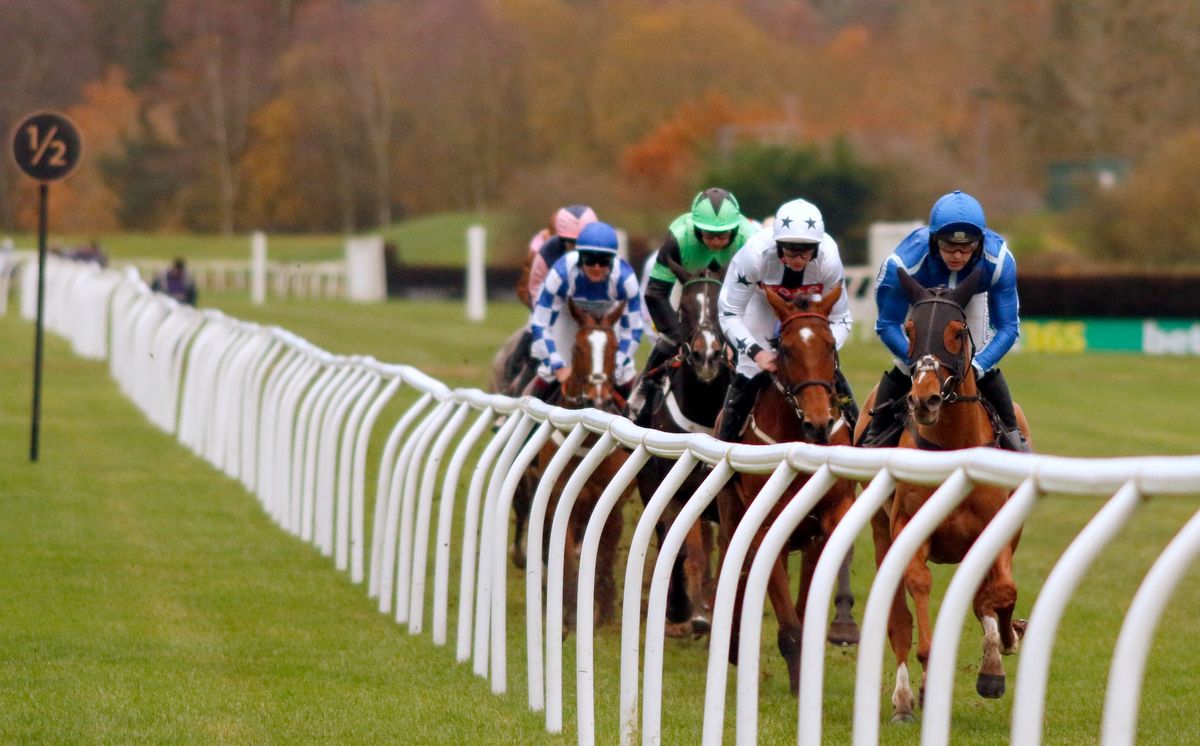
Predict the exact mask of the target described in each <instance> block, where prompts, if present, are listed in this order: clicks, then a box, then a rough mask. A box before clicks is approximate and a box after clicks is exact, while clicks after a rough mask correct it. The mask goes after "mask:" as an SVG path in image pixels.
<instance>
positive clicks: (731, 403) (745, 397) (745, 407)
mask: <svg viewBox="0 0 1200 746" xmlns="http://www.w3.org/2000/svg"><path fill="white" fill-rule="evenodd" d="M769 380H770V375H769V374H767V373H759V374H758V375H757V376H755V377H754V378H746V377H745V376H743V375H741V374H740V373H739V374H737V375H735V376H734V377H733V380H732V381H730V382H729V391H728V392H726V394H725V404H724V406H723V407H722V408H721V417H720V420H719V421H718V422H719V425H718V427H717V435H716V438H717V440H723V441H725V442H726V443H737V442H738V441H739V440H740V439H741V436H742V429H743V428H745V426H746V417H747V416H748V415H749V414H750V408H751V407H753V406H754V400H755V399H757V398H758V392H759V391H761V390H762V388H763V386H765V385H766V384H767V382H768V381H769Z"/></svg>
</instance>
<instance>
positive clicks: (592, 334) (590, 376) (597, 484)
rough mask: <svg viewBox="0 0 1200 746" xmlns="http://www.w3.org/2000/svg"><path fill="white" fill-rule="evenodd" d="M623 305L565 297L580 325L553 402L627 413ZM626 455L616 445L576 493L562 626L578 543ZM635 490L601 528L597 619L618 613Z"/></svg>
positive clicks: (544, 461)
mask: <svg viewBox="0 0 1200 746" xmlns="http://www.w3.org/2000/svg"><path fill="white" fill-rule="evenodd" d="M624 309H625V304H624V303H619V304H617V306H616V307H615V308H613V309H612V310H610V311H608V312H607V313H604V314H603V315H598V314H593V313H592V312H590V311H587V310H585V309H583V308H581V307H580V306H578V305H576V304H575V302H574V301H573V300H570V299H568V300H567V311H568V313H570V315H571V318H572V319H574V320H575V323H576V324H578V325H579V329H578V330H577V331H576V332H575V342H574V345H573V346H572V350H571V372H570V376H569V377H568V379H567V380H566V381H565V382H564V383H563V384H562V387H561V389H560V391H559V393H558V395H557V396H555V397H552V398H551V401H550V403H552V404H557V405H558V406H561V407H568V408H579V409H582V408H587V407H592V408H595V409H599V410H601V411H605V412H612V413H613V414H620V415H623V414H625V408H626V401H625V397H624V396H623V395H622V393H621V391H620V389H619V387H618V386H617V384H616V381H615V380H614V378H613V374H614V372H615V369H616V354H617V334H616V331H615V325H616V324H617V322H618V321H620V319H621V315H622V313H623V312H624ZM596 437H597V436H594V435H590V436H589V437H588V439H587V440H585V441H584V445H583V448H584V449H586V448H590V447H591V445H592V444H593V443H594V442H595V440H596ZM555 450H556V446H555V445H552V444H547V445H546V447H545V448H544V449H543V450H542V452H541V453H540V454H539V456H538V462H537V465H536V466H535V467H531V469H535V470H536V472H537V474H540V473H541V472H542V471H543V470H545V468H546V467H547V466H548V465H549V463H550V459H551V458H553V456H554V453H555ZM581 452H582V449H581ZM628 457H629V454H628V452H626V451H625V450H624V449H622V448H617V449H616V450H614V451H613V452H612V454H611V455H609V456H608V457H607V458H606V459H604V461H603V462H601V464H600V466H599V467H597V469H596V471H595V472H594V473H593V474H592V476H591V478H590V479H589V480H588V482H587V484H586V485H585V486H584V488H583V490H582V491H581V492H580V494H579V496H578V497H577V498H576V500H575V505H574V507H573V508H572V510H571V519H570V522H569V525H568V528H567V546H566V556H565V559H564V566H563V621H564V630H569V629H571V628H572V627H574V623H575V598H576V594H577V589H578V586H577V577H576V576H577V575H578V557H579V549H580V545H581V543H582V541H583V533H584V529H585V528H586V526H587V522H588V519H589V518H590V517H591V515H592V512H593V510H594V509H595V507H596V503H597V502H598V501H599V499H600V496H601V494H602V493H603V492H604V488H605V486H606V485H608V483H609V482H611V481H612V480H613V478H614V477H615V476H616V474H617V471H619V470H620V468H621V466H622V465H623V464H624V463H625V460H626V459H627V458H628ZM576 466H578V460H573V461H572V463H571V464H569V465H568V466H567V468H566V469H565V470H564V473H563V475H562V477H561V478H560V479H559V482H558V484H557V485H556V487H555V490H554V493H553V495H552V497H551V502H550V506H549V508H548V509H547V512H546V515H547V516H552V515H553V514H554V506H555V505H557V502H558V495H560V494H561V493H562V489H563V487H564V486H565V485H566V483H567V479H568V478H569V476H570V474H571V473H572V472H573V471H574V469H575V467H576ZM632 491H633V488H632V486H631V487H629V488H628V489H627V490H626V491H625V493H624V494H622V495H621V498H620V499H619V500H618V502H617V504H616V506H615V507H614V508H613V510H612V512H611V513H610V514H609V517H608V520H607V522H606V523H605V525H604V530H603V533H602V534H601V540H600V550H599V554H598V556H597V559H596V604H595V607H594V608H595V620H594V621H595V623H596V624H597V625H600V624H604V623H606V622H608V621H610V620H612V618H613V617H614V616H615V613H616V558H617V548H618V545H619V543H620V538H621V531H622V529H623V527H624V524H623V519H622V506H623V505H624V504H625V502H626V501H627V500H628V499H629V496H630V494H631V493H632ZM548 533H549V532H548V531H547V532H544V535H546V536H548Z"/></svg>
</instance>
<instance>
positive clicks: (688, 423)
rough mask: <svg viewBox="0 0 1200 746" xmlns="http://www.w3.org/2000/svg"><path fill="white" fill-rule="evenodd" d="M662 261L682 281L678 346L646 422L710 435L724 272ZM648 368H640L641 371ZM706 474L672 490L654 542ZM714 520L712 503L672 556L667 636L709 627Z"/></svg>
mask: <svg viewBox="0 0 1200 746" xmlns="http://www.w3.org/2000/svg"><path fill="white" fill-rule="evenodd" d="M667 266H668V267H669V268H670V270H671V272H672V273H674V275H675V277H676V278H677V279H678V280H679V283H680V289H681V294H680V298H679V327H680V339H681V342H682V344H681V347H682V351H681V352H680V354H679V355H677V356H676V357H675V358H673V359H672V360H669V361H667V362H666V363H663V365H664V366H665V367H666V368H667V371H666V373H665V375H664V376H663V379H664V383H663V391H662V393H661V395H660V396H659V397H657V400H656V402H655V408H654V411H653V412H652V413H651V415H650V421H649V423H648V425H649V427H651V428H653V429H655V430H661V431H663V432H668V433H686V432H691V433H707V434H709V435H712V434H713V428H714V426H715V424H716V421H717V415H719V414H720V413H721V405H722V403H723V402H724V400H725V391H726V389H728V388H729V381H730V379H731V376H732V366H731V364H730V361H729V359H728V358H727V357H726V355H725V337H724V335H723V334H722V333H721V326H720V324H719V323H718V322H717V297H718V296H719V295H720V292H721V283H722V280H723V279H724V275H725V272H724V270H723V269H722V268H721V267H720V266H719V265H717V264H716V263H715V262H714V263H712V264H710V265H709V266H707V267H705V268H703V269H701V270H700V271H698V272H695V273H691V272H688V271H687V270H686V269H684V268H683V267H682V266H681V265H679V264H678V263H677V262H675V261H674V260H673V259H670V258H668V259H667ZM650 373H652V372H651V371H644V372H643V373H642V375H647V374H650ZM673 465H674V462H673V461H671V460H670V459H665V458H660V457H657V456H656V457H652V458H651V459H650V460H649V461H647V462H646V465H645V466H644V467H642V470H641V472H639V473H638V480H637V481H638V492H639V493H640V494H641V498H642V502H643V503H646V502H648V501H649V500H650V496H651V495H653V494H654V491H655V489H656V488H657V487H658V485H659V484H660V483H661V482H662V481H663V479H665V478H666V476H667V473H668V472H669V471H670V470H671V467H672V466H673ZM704 476H705V475H704V474H703V473H702V472H701V470H700V469H696V470H695V471H693V473H692V474H691V475H690V476H689V477H688V478H687V480H686V481H685V482H684V483H683V485H682V486H681V487H680V489H679V490H678V491H677V492H676V493H675V498H674V499H672V500H671V502H670V504H668V505H667V508H666V510H665V512H664V514H663V517H662V520H660V521H659V523H658V526H657V527H656V532H657V534H658V539H659V542H661V541H662V539H663V537H664V536H665V535H666V532H667V531H668V530H669V529H670V527H671V524H672V523H674V521H675V518H676V517H677V516H678V515H679V511H680V510H681V509H682V508H683V505H684V504H685V503H686V502H687V497H688V496H689V495H691V494H692V493H693V492H695V490H696V489H697V488H698V487H699V486H700V483H701V482H702V481H704ZM717 520H718V511H717V509H716V506H715V505H711V506H710V508H709V509H708V510H707V511H705V514H704V516H703V517H702V518H701V520H700V521H697V523H696V524H695V525H693V526H692V528H691V529H690V530H689V531H688V534H687V538H686V539H685V540H684V544H683V547H682V548H681V551H680V553H679V556H678V557H676V558H675V565H674V567H673V568H672V570H671V582H670V584H669V586H668V591H667V594H668V600H667V625H666V635H667V636H668V637H686V636H688V635H702V634H705V633H707V632H708V631H709V629H711V627H712V600H711V598H710V597H709V596H710V590H711V588H710V587H709V586H711V584H712V579H713V574H712V568H711V565H710V562H709V556H710V554H711V550H712V546H713V544H714V542H713V540H712V538H711V536H712V533H713V528H712V527H713V524H715V523H716V522H717Z"/></svg>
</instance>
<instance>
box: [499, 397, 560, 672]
mask: <svg viewBox="0 0 1200 746" xmlns="http://www.w3.org/2000/svg"><path fill="white" fill-rule="evenodd" d="M553 432H554V425H552V424H551V423H550V420H544V421H543V422H542V424H540V425H538V429H537V430H536V431H535V432H534V434H533V435H532V436H531V437H530V438H529V439H528V440H527V441H526V442H525V445H524V446H522V448H521V451H520V453H518V454H517V458H516V459H515V460H514V461H513V464H512V467H511V468H510V469H509V470H508V474H507V475H506V476H505V478H504V484H503V485H501V487H500V494H499V495H498V496H497V500H496V507H495V510H493V511H492V527H491V530H490V533H491V534H492V535H493V536H494V537H495V539H494V540H493V541H492V559H491V571H492V595H491V624H492V633H491V643H492V692H494V693H496V694H499V693H502V692H504V691H506V690H507V688H508V682H507V679H508V557H507V552H506V551H505V550H506V544H507V542H505V541H503V540H502V538H501V537H505V538H506V537H507V536H508V516H509V514H510V513H511V512H512V501H513V495H514V494H515V493H516V490H517V484H518V483H519V482H520V481H521V479H522V478H523V477H524V475H525V471H526V469H528V468H529V465H530V464H531V463H533V460H534V459H535V458H537V455H538V453H539V452H540V451H541V450H542V446H544V445H546V442H547V441H548V440H550V435H551V433H553ZM536 560H537V561H538V562H540V561H541V555H540V553H539V555H538V556H537V558H536Z"/></svg>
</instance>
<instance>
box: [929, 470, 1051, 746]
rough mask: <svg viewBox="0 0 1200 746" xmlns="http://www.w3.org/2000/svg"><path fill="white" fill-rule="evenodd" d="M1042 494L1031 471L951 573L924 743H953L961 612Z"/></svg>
mask: <svg viewBox="0 0 1200 746" xmlns="http://www.w3.org/2000/svg"><path fill="white" fill-rule="evenodd" d="M1038 497H1039V493H1038V488H1037V477H1036V476H1030V477H1029V478H1028V479H1026V480H1025V482H1024V483H1022V484H1021V486H1020V487H1018V488H1017V491H1016V492H1014V493H1013V494H1012V496H1010V497H1009V498H1008V501H1007V502H1005V503H1004V507H1002V508H1001V509H1000V510H999V511H998V512H997V513H996V515H995V516H994V517H993V518H992V520H991V522H989V523H988V525H987V527H986V528H984V529H983V531H982V532H981V533H980V534H979V536H978V537H976V539H975V543H974V544H972V545H971V548H970V549H969V550H968V551H967V554H966V556H964V557H963V559H962V562H961V563H960V564H959V566H958V570H956V571H955V573H954V577H953V578H951V579H950V585H949V586H948V587H947V588H946V595H945V596H944V597H943V598H942V605H941V608H940V609H939V610H938V616H937V622H936V623H935V624H934V626H933V639H932V641H931V643H930V650H929V667H928V668H927V669H926V672H925V706H924V710H925V711H924V713H923V714H922V716H921V744H922V746H935V744H949V743H950V704H951V701H952V699H953V697H954V669H955V663H956V662H957V661H958V645H959V642H960V637H961V636H962V628H963V618H964V617H965V616H966V615H967V611H968V610H969V609H970V607H971V601H972V600H973V599H974V598H975V592H976V591H977V590H978V589H979V585H980V583H982V582H983V579H984V576H985V575H987V573H988V570H990V569H992V564H993V563H994V562H995V561H996V556H997V555H998V554H999V553H1000V550H1001V549H1002V548H1003V547H1004V545H1005V544H1008V543H1009V542H1010V541H1012V537H1013V536H1015V535H1016V533H1017V532H1018V531H1020V530H1021V526H1022V525H1024V523H1025V518H1026V517H1027V516H1028V515H1029V512H1030V511H1031V510H1033V506H1034V504H1035V503H1036V502H1037V499H1038Z"/></svg>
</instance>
